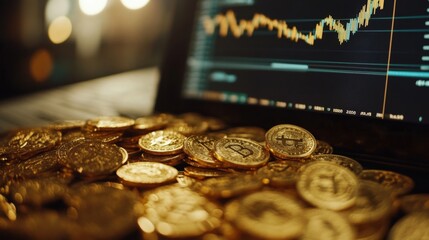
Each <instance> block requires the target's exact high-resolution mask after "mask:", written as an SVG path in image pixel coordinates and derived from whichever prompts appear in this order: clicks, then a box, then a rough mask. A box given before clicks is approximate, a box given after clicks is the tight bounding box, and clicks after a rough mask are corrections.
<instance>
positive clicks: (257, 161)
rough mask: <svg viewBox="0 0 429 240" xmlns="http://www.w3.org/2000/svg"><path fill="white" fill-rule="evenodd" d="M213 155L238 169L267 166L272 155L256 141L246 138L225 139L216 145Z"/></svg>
mask: <svg viewBox="0 0 429 240" xmlns="http://www.w3.org/2000/svg"><path fill="white" fill-rule="evenodd" d="M213 155H214V156H215V157H216V159H217V160H219V161H221V162H224V163H227V164H228V165H231V166H234V167H237V168H244V169H249V168H256V167H260V166H263V165H265V164H266V163H267V162H268V160H269V159H270V153H269V152H268V151H267V150H266V149H265V148H264V147H262V146H261V145H260V144H258V143H257V142H255V141H252V140H249V139H244V138H224V139H220V140H219V141H217V142H216V143H215V146H214V152H213Z"/></svg>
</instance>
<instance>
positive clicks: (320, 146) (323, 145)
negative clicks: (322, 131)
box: [313, 140, 334, 155]
mask: <svg viewBox="0 0 429 240" xmlns="http://www.w3.org/2000/svg"><path fill="white" fill-rule="evenodd" d="M316 142H317V144H316V150H314V152H313V155H319V154H332V153H333V152H334V148H332V146H331V145H329V143H327V142H325V141H321V140H316Z"/></svg>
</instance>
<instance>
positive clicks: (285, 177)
mask: <svg viewBox="0 0 429 240" xmlns="http://www.w3.org/2000/svg"><path fill="white" fill-rule="evenodd" d="M300 167H301V166H300V165H297V164H295V163H288V162H286V161H274V162H269V163H268V164H267V165H265V166H263V167H261V168H260V169H258V170H257V173H256V174H257V176H258V177H259V178H261V179H262V182H263V183H265V184H269V185H271V186H275V187H288V186H294V185H295V183H296V180H297V178H298V170H299V168H300Z"/></svg>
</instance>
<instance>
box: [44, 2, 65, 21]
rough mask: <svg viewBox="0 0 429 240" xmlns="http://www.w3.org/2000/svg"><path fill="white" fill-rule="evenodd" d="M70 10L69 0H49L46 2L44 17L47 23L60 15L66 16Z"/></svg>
mask: <svg viewBox="0 0 429 240" xmlns="http://www.w3.org/2000/svg"><path fill="white" fill-rule="evenodd" d="M69 11H70V1H69V0H49V1H48V2H47V3H46V8H45V19H46V22H47V23H50V22H52V21H53V20H54V19H56V18H57V17H60V16H67V15H68V14H69Z"/></svg>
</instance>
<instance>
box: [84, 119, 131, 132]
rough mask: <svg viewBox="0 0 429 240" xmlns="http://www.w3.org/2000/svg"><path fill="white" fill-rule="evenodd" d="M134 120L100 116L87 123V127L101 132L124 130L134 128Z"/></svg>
mask: <svg viewBox="0 0 429 240" xmlns="http://www.w3.org/2000/svg"><path fill="white" fill-rule="evenodd" d="M134 123H135V121H134V119H131V118H127V117H121V116H100V117H96V118H93V119H89V120H87V121H86V125H87V126H90V127H93V128H96V129H100V130H116V129H117V130H122V129H127V128H129V127H131V126H133V125H134Z"/></svg>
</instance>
